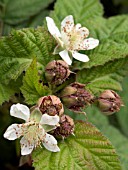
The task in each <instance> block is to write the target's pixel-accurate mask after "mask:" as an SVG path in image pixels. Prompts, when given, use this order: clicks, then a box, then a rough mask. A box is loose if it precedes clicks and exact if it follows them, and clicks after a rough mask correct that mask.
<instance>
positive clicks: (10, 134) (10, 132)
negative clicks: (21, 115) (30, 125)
mask: <svg viewBox="0 0 128 170" xmlns="http://www.w3.org/2000/svg"><path fill="white" fill-rule="evenodd" d="M21 126H22V124H12V125H10V126H9V127H8V128H7V130H6V132H5V133H4V138H6V139H8V140H15V139H17V138H19V137H20V136H21V135H22V129H21Z"/></svg>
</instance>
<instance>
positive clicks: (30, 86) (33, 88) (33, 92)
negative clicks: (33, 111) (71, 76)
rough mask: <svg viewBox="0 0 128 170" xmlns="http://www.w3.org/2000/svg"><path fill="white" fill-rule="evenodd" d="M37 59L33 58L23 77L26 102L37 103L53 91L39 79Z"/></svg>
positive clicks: (22, 90)
mask: <svg viewBox="0 0 128 170" xmlns="http://www.w3.org/2000/svg"><path fill="white" fill-rule="evenodd" d="M39 80H40V76H39V75H38V69H37V62H36V59H34V60H33V62H32V63H31V65H30V67H29V68H28V69H27V71H26V73H25V76H24V78H23V86H22V87H21V92H22V94H23V96H24V97H25V102H26V103H28V104H36V103H37V100H38V99H39V98H40V97H42V96H46V95H48V94H50V93H51V90H50V89H49V88H48V87H47V86H45V85H43V83H42V82H40V81H39Z"/></svg>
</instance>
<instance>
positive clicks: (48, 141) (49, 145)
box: [43, 133, 60, 152]
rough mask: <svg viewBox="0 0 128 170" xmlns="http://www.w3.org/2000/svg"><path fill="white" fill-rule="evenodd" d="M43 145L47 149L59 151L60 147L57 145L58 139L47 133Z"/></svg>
mask: <svg viewBox="0 0 128 170" xmlns="http://www.w3.org/2000/svg"><path fill="white" fill-rule="evenodd" d="M43 145H44V147H45V148H46V149H48V150H49V151H52V152H59V151H60V149H59V147H58V146H57V140H56V139H55V138H54V137H53V136H52V135H49V134H47V133H46V136H45V139H44V141H43Z"/></svg>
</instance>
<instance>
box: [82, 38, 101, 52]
mask: <svg viewBox="0 0 128 170" xmlns="http://www.w3.org/2000/svg"><path fill="white" fill-rule="evenodd" d="M83 44H84V49H85V50H91V49H93V48H95V47H97V46H98V45H99V40H98V39H94V38H88V39H85V40H84V42H83Z"/></svg>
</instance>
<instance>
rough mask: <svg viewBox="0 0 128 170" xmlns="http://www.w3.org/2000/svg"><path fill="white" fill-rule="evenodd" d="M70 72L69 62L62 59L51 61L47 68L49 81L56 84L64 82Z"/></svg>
mask: <svg viewBox="0 0 128 170" xmlns="http://www.w3.org/2000/svg"><path fill="white" fill-rule="evenodd" d="M70 73H71V71H70V70H69V66H68V64H67V63H66V62H65V61H62V60H54V61H51V62H50V63H48V64H47V66H46V68H45V77H46V79H47V81H48V82H50V83H51V84H54V85H59V84H62V83H63V82H64V81H65V80H66V79H67V78H68V77H69V75H70Z"/></svg>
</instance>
